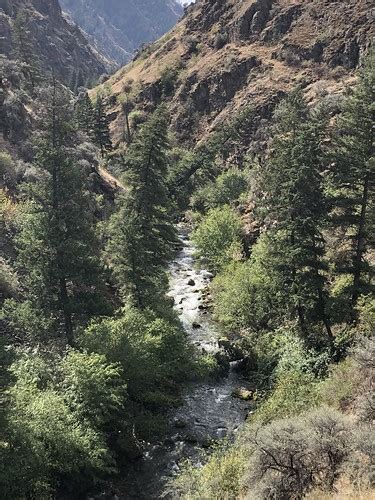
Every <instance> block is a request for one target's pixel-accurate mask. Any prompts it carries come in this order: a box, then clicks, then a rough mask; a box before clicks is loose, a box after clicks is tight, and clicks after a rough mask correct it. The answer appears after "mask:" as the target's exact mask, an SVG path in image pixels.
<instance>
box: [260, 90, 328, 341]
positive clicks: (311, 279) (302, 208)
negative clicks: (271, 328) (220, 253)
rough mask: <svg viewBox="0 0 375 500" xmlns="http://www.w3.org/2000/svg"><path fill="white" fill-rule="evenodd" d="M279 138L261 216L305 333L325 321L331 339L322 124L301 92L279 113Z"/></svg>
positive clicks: (267, 171)
mask: <svg viewBox="0 0 375 500" xmlns="http://www.w3.org/2000/svg"><path fill="white" fill-rule="evenodd" d="M275 119H276V126H275V139H274V141H273V145H272V152H271V156H270V160H269V162H268V165H267V166H266V168H265V170H264V172H263V173H262V174H261V176H262V181H261V190H262V192H263V193H264V196H263V199H262V201H261V203H260V206H259V209H260V214H261V216H262V217H263V220H264V222H265V223H266V224H267V225H268V226H269V228H270V236H271V238H272V235H274V249H273V254H275V252H278V253H279V256H278V263H277V264H276V265H277V266H278V267H279V268H280V270H281V271H282V273H281V276H283V279H282V282H281V283H279V284H278V285H279V287H280V293H287V294H288V295H289V299H290V301H289V303H290V305H291V308H292V311H293V312H295V313H296V315H297V317H298V320H299V324H300V328H301V330H302V332H303V333H304V334H307V332H308V322H309V321H314V320H316V319H319V320H321V321H322V322H323V323H324V325H325V328H326V331H327V335H328V337H329V338H330V339H331V338H332V332H331V327H330V322H329V318H328V315H327V311H326V292H325V286H324V285H325V277H324V273H323V271H324V268H325V266H324V263H323V261H322V256H323V253H324V241H323V236H322V228H323V226H322V224H323V222H324V218H325V213H326V212H325V210H326V209H325V200H324V197H323V190H322V182H321V169H322V151H321V142H322V134H323V132H324V130H325V127H324V123H322V121H321V120H318V119H314V117H313V116H312V114H311V112H310V111H309V109H308V107H307V105H306V103H305V101H304V99H303V94H302V91H300V90H297V91H295V92H294V93H292V95H291V96H290V97H289V98H288V99H286V100H285V102H284V103H283V104H282V105H281V106H280V107H279V108H278V110H277V112H276V113H275Z"/></svg>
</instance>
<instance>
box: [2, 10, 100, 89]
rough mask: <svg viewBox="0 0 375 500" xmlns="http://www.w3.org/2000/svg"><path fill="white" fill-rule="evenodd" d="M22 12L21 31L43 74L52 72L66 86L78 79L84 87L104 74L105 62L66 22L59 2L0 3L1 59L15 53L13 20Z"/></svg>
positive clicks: (75, 28) (77, 30)
mask: <svg viewBox="0 0 375 500" xmlns="http://www.w3.org/2000/svg"><path fill="white" fill-rule="evenodd" d="M21 11H23V12H24V14H25V15H24V20H23V21H22V23H20V29H21V31H22V32H23V33H24V35H25V40H27V43H28V44H30V50H32V52H33V55H34V57H35V59H36V60H37V62H38V64H39V65H40V66H41V67H42V68H43V69H44V70H46V71H51V70H52V69H53V70H54V72H55V74H56V76H57V77H58V78H59V79H60V80H61V81H62V82H63V83H65V84H68V85H69V84H70V83H71V81H72V80H73V79H74V78H77V77H78V76H79V79H80V81H81V83H83V84H85V83H88V82H92V81H94V80H96V79H97V78H98V77H99V76H100V75H101V74H103V73H104V72H105V60H104V58H103V57H102V56H100V55H99V54H98V53H97V52H96V51H95V50H94V49H93V48H92V47H91V46H90V44H89V42H88V41H87V39H86V38H85V36H84V35H83V33H82V32H81V31H80V29H79V28H77V27H74V26H72V25H71V24H69V23H68V22H67V21H66V19H65V18H64V17H63V15H62V11H61V7H60V5H59V2H58V0H29V1H27V0H15V1H9V0H0V41H1V44H0V55H1V54H2V55H4V56H5V57H9V56H12V55H13V54H14V52H15V50H16V46H15V45H16V42H15V33H14V27H15V19H16V18H17V15H19V13H20V12H21Z"/></svg>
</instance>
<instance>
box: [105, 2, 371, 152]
mask: <svg viewBox="0 0 375 500" xmlns="http://www.w3.org/2000/svg"><path fill="white" fill-rule="evenodd" d="M370 8H371V2H370V1H369V0H359V1H358V2H356V3H353V2H344V3H343V2H331V1H327V0H313V1H308V2H307V1H304V0H299V1H298V0H245V1H243V2H241V3H236V2H233V1H232V0H220V1H214V2H213V1H210V0H198V1H197V2H196V3H195V4H194V5H191V6H189V7H188V8H187V10H186V14H185V16H184V18H183V19H182V20H181V21H180V22H179V23H178V24H177V25H176V27H175V28H174V29H172V31H171V32H170V33H169V34H168V35H167V36H165V37H163V38H162V39H160V40H159V41H158V42H156V43H155V44H153V45H152V46H151V47H150V48H148V49H147V50H146V51H143V52H142V53H140V55H139V57H137V58H136V60H134V61H133V62H132V63H130V64H129V65H127V66H125V67H124V68H122V69H121V70H119V71H118V72H117V73H116V74H115V75H113V76H112V77H111V78H110V80H109V85H110V86H111V88H112V91H113V93H114V95H115V96H120V95H121V94H122V93H123V90H124V86H125V87H128V86H129V85H128V84H129V82H130V83H131V86H132V90H131V95H132V103H133V108H134V110H138V111H142V112H146V113H148V112H149V111H151V110H152V109H155V107H156V106H157V105H158V104H159V103H160V102H166V103H167V105H168V108H169V110H170V114H171V117H172V123H171V125H172V130H173V132H174V133H175V134H176V136H177V137H178V139H179V140H180V141H182V142H190V143H194V142H196V141H198V140H200V139H201V138H202V137H204V136H206V135H207V134H209V133H210V132H211V131H212V130H214V129H215V128H216V127H217V126H218V125H219V124H220V123H223V122H225V121H227V120H228V119H230V117H231V116H233V115H235V114H236V113H238V112H240V111H241V110H242V109H244V108H245V107H248V106H251V107H253V108H254V110H255V111H254V113H255V120H256V122H258V123H259V124H260V123H261V122H262V121H263V120H267V119H268V118H269V117H270V116H271V114H272V110H273V109H274V107H275V105H276V104H277V102H278V101H279V100H280V99H281V98H282V97H283V96H285V95H286V94H287V93H288V92H289V91H291V90H292V89H293V88H295V87H296V86H298V85H299V86H302V87H303V88H304V89H305V93H306V95H307V96H308V97H309V99H310V100H313V99H314V98H315V97H316V96H317V94H319V93H326V94H327V95H328V94H332V93H337V92H341V91H343V90H344V88H345V86H346V85H347V84H349V85H350V84H351V82H353V75H352V71H353V70H354V69H355V68H356V67H357V66H358V64H359V61H360V59H361V57H362V55H363V54H364V53H365V52H366V51H367V48H368V46H369V44H370V41H371V39H372V37H373V34H374V24H373V23H372V20H371V17H370V16H369V12H370ZM348 18H350V19H351V20H352V22H351V24H350V26H347V23H346V20H347V19H348ZM168 71H169V73H170V74H169V79H170V81H169V87H170V88H169V95H167V96H166V95H165V92H164V90H163V85H164V83H165V82H164V80H165V76H166V73H168ZM163 82H164V83H163ZM110 116H111V118H112V133H113V137H114V140H115V142H119V141H120V140H121V131H122V130H123V122H124V116H123V113H122V110H121V106H119V105H115V106H113V107H112V109H111V110H110ZM255 128H256V129H257V128H258V126H256V127H255Z"/></svg>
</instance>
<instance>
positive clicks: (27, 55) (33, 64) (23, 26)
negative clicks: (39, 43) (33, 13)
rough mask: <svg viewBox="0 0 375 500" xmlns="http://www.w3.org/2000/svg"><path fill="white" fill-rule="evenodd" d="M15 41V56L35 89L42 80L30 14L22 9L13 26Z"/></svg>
mask: <svg viewBox="0 0 375 500" xmlns="http://www.w3.org/2000/svg"><path fill="white" fill-rule="evenodd" d="M13 39H14V43H15V56H16V58H17V59H18V60H19V61H21V62H22V63H23V71H24V74H25V77H26V79H28V80H29V82H30V84H31V87H32V88H33V89H34V88H35V86H36V85H37V83H38V80H39V78H40V72H39V68H38V66H39V64H38V59H37V57H36V56H35V50H34V47H33V43H32V37H31V32H30V29H29V27H28V12H27V10H26V9H20V10H19V11H18V12H17V16H16V18H15V20H14V24H13Z"/></svg>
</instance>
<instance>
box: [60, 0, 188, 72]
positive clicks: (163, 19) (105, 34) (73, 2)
mask: <svg viewBox="0 0 375 500" xmlns="http://www.w3.org/2000/svg"><path fill="white" fill-rule="evenodd" d="M60 3H61V5H62V7H63V9H64V10H65V11H66V12H67V13H68V14H69V16H70V17H71V18H72V19H73V20H74V21H75V22H76V23H77V24H78V25H79V26H81V28H83V29H84V30H85V31H86V33H87V34H88V35H89V36H90V37H91V38H92V40H93V41H94V43H95V44H96V46H97V47H98V49H99V50H100V52H101V53H103V54H105V55H106V57H107V58H108V59H109V60H110V61H111V63H112V66H114V67H115V68H116V67H118V66H119V65H122V64H124V63H125V62H127V61H129V60H130V59H131V58H132V55H133V54H134V52H135V51H136V50H137V48H138V47H139V46H140V45H142V44H144V43H148V42H151V41H154V40H156V39H157V38H159V37H160V36H162V35H163V34H164V33H165V32H166V31H168V30H169V29H170V28H171V27H172V26H173V25H174V24H175V23H176V21H177V20H178V18H179V17H180V16H181V14H182V8H181V5H180V3H178V2H177V1H176V0H156V1H153V2H149V1H147V0H105V1H104V0H60Z"/></svg>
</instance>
